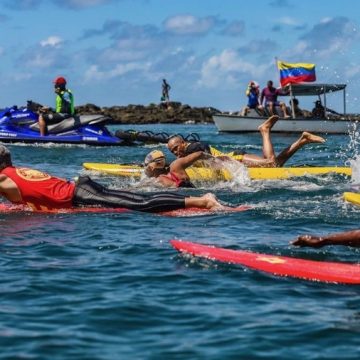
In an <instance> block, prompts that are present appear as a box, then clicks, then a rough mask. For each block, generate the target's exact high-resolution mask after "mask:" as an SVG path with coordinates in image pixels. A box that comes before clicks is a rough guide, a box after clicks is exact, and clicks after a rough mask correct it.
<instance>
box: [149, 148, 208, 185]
mask: <svg viewBox="0 0 360 360" xmlns="http://www.w3.org/2000/svg"><path fill="white" fill-rule="evenodd" d="M207 158H212V156H211V155H209V154H206V153H204V152H203V151H197V152H194V153H192V154H190V155H187V156H185V157H181V158H177V159H176V160H174V161H173V162H172V163H171V164H170V165H169V166H168V165H167V164H166V159H165V155H164V153H163V152H162V151H159V150H153V151H151V152H150V153H149V154H147V155H146V157H145V161H144V165H145V174H146V175H147V176H148V177H150V178H156V179H157V180H158V182H159V183H160V184H162V185H163V186H165V187H176V188H179V187H182V188H194V187H195V186H194V185H193V184H192V182H191V181H190V178H189V176H188V174H187V173H186V169H187V168H188V167H189V166H191V165H192V164H193V163H194V162H196V161H197V160H200V159H207Z"/></svg>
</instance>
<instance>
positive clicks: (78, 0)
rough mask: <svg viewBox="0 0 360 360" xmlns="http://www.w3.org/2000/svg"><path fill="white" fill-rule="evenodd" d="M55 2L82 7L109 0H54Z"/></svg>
mask: <svg viewBox="0 0 360 360" xmlns="http://www.w3.org/2000/svg"><path fill="white" fill-rule="evenodd" d="M56 2H57V3H58V4H59V5H61V6H65V7H69V8H72V9H82V8H87V7H92V6H97V5H102V4H106V3H108V2H110V0H56Z"/></svg>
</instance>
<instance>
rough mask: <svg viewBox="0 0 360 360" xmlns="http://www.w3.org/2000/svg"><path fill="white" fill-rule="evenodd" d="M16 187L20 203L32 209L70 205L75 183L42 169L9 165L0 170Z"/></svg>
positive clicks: (62, 207) (67, 206)
mask: <svg viewBox="0 0 360 360" xmlns="http://www.w3.org/2000/svg"><path fill="white" fill-rule="evenodd" d="M1 173H2V174H4V175H6V176H7V177H9V178H10V179H11V180H12V181H13V182H14V183H15V184H16V186H17V187H18V189H19V191H20V194H21V198H22V203H23V204H25V205H28V206H30V207H32V208H33V209H34V210H51V209H65V208H71V207H72V198H73V196H74V191H75V184H74V183H72V182H70V181H66V180H64V179H60V178H57V177H53V176H51V175H49V174H46V173H44V172H42V171H38V170H33V169H28V168H16V167H12V166H9V167H7V168H5V169H3V170H2V171H1Z"/></svg>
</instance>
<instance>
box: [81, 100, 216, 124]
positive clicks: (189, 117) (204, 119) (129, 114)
mask: <svg viewBox="0 0 360 360" xmlns="http://www.w3.org/2000/svg"><path fill="white" fill-rule="evenodd" d="M76 113H77V114H79V115H84V114H103V115H106V116H110V117H111V118H112V119H113V123H114V124H157V123H171V124H207V123H213V119H212V116H213V115H214V114H219V113H221V111H219V110H217V109H215V108H212V107H191V106H189V105H185V104H182V103H180V102H174V101H172V102H169V103H168V104H167V105H166V104H149V105H148V106H145V105H127V106H111V107H99V106H96V105H94V104H86V105H81V106H77V107H76Z"/></svg>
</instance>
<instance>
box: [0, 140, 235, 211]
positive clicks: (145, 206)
mask: <svg viewBox="0 0 360 360" xmlns="http://www.w3.org/2000/svg"><path fill="white" fill-rule="evenodd" d="M0 195H2V196H3V197H5V198H6V199H7V200H9V201H10V202H12V203H13V204H21V205H26V206H29V207H31V208H32V209H33V210H35V211H36V210H37V211H46V210H54V209H69V208H77V207H86V206H92V207H106V208H126V209H130V210H137V211H145V212H159V211H169V210H177V209H184V208H191V207H197V208H206V209H211V210H224V209H228V207H226V206H223V205H221V204H220V203H219V202H218V201H217V199H216V198H215V196H214V195H213V194H206V195H204V196H200V197H193V196H184V195H181V194H175V193H171V192H162V193H158V194H154V195H146V194H138V193H134V192H130V191H122V190H112V189H108V188H106V187H104V186H102V185H100V184H98V183H96V182H94V181H93V180H91V179H90V178H89V177H88V176H83V177H80V178H79V180H78V181H77V182H71V181H67V180H64V179H61V178H58V177H54V176H51V175H49V174H47V173H44V172H41V171H38V170H34V169H29V168H23V167H14V166H13V164H12V160H11V154H10V151H9V150H8V149H7V148H6V147H5V146H2V145H0Z"/></svg>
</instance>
